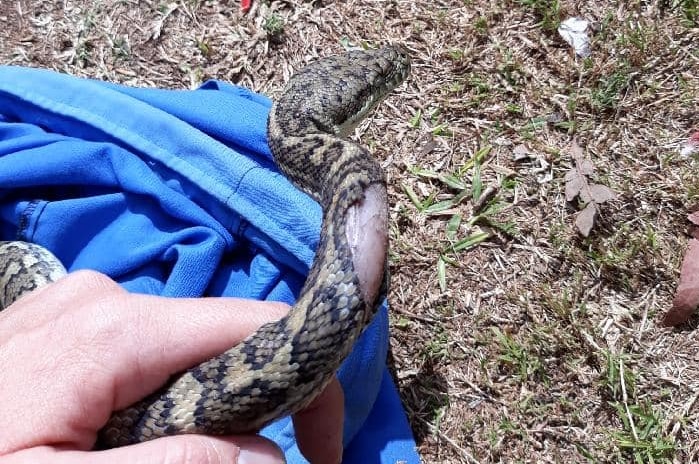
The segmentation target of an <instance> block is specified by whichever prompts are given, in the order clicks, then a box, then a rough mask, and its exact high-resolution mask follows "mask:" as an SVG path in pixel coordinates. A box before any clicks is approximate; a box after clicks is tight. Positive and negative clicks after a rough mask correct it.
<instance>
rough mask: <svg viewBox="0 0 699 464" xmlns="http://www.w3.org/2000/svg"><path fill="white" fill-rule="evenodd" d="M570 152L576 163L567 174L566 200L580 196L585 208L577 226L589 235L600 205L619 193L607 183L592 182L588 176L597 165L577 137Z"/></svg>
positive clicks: (579, 215)
mask: <svg viewBox="0 0 699 464" xmlns="http://www.w3.org/2000/svg"><path fill="white" fill-rule="evenodd" d="M570 153H571V156H572V158H573V161H574V162H575V165H574V167H573V168H571V169H570V170H569V171H568V172H566V174H565V181H566V184H565V196H566V201H573V200H574V199H575V197H579V198H580V203H581V205H580V206H581V207H584V209H583V210H582V211H580V212H579V213H578V214H577V216H576V218H575V227H577V229H578V231H579V232H580V234H581V235H582V236H583V237H587V236H588V235H589V234H590V231H591V230H592V226H593V225H594V222H595V216H596V214H597V211H598V207H599V205H601V204H602V203H604V202H606V201H609V200H614V199H616V198H617V194H616V192H614V190H612V189H610V188H609V187H607V186H606V185H602V184H591V183H590V180H589V179H588V177H589V176H591V175H592V174H593V173H594V171H595V167H594V166H593V164H592V161H591V160H589V159H587V158H585V155H584V153H583V149H582V148H581V147H580V145H578V142H577V141H576V140H575V139H573V143H572V145H571V149H570Z"/></svg>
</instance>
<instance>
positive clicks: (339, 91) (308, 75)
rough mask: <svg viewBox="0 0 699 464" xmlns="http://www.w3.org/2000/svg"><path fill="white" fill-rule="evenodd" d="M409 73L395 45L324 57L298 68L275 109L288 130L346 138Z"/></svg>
mask: <svg viewBox="0 0 699 464" xmlns="http://www.w3.org/2000/svg"><path fill="white" fill-rule="evenodd" d="M409 74H410V57H409V56H408V53H407V50H406V49H405V48H403V47H402V46H398V45H389V46H386V47H383V48H380V49H376V50H352V51H350V52H348V53H345V54H342V55H336V56H330V57H327V58H323V59H321V60H319V61H316V62H314V63H311V64H309V65H308V66H306V67H305V68H304V69H302V70H301V71H299V72H298V73H297V74H296V75H295V76H294V77H293V78H292V79H291V80H290V81H289V83H288V85H287V90H286V91H285V92H284V95H283V96H282V97H281V98H280V99H279V100H278V101H277V103H276V109H275V111H276V112H277V117H278V118H279V117H281V115H286V118H285V119H286V122H287V124H286V126H285V130H286V131H288V133H289V134H311V133H319V132H322V133H326V134H327V133H330V134H335V135H338V136H340V137H346V136H347V135H349V134H350V133H351V131H352V130H353V129H354V127H356V125H357V124H358V123H359V122H360V121H361V120H362V119H363V118H364V117H365V116H366V115H367V114H368V113H369V112H371V110H372V109H374V108H375V107H376V105H378V104H379V103H380V102H381V101H382V100H383V99H384V98H385V97H386V96H387V95H388V94H389V93H390V92H391V91H392V90H393V89H395V88H396V87H397V86H399V85H400V84H401V83H402V82H403V81H404V80H405V79H406V78H407V77H408V75H409Z"/></svg>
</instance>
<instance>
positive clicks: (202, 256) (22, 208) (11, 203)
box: [0, 66, 419, 464]
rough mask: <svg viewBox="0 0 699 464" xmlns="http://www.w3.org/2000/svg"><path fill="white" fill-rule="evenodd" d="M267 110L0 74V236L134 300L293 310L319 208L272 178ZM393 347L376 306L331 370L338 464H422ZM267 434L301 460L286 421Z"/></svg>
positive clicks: (260, 104)
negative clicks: (181, 299)
mask: <svg viewBox="0 0 699 464" xmlns="http://www.w3.org/2000/svg"><path fill="white" fill-rule="evenodd" d="M269 107H270V101H269V100H268V99H267V98H266V97H264V96H260V95H257V94H254V93H252V92H250V91H248V90H246V89H243V88H240V87H236V86H232V85H229V84H225V83H222V82H217V81H210V82H207V83H206V84H204V85H203V86H202V87H201V88H200V89H198V90H195V91H178V90H158V89H141V88H130V87H125V86H120V85H115V84H109V83H105V82H99V81H92V80H85V79H78V78H74V77H70V76H66V75H62V74H57V73H53V72H48V71H43V70H37V69H28V68H19V67H9V66H0V239H16V238H18V239H22V240H28V241H31V242H35V243H39V244H42V245H44V246H46V247H47V248H49V249H51V250H52V251H53V252H54V253H55V254H56V255H57V256H58V258H59V259H60V260H61V261H62V262H63V263H64V264H65V265H66V267H67V268H68V269H69V270H76V269H86V268H89V269H95V270H98V271H101V272H103V273H105V274H107V275H109V276H111V277H112V278H113V279H115V280H116V281H118V282H119V283H120V284H122V285H123V286H124V287H125V288H126V289H128V290H130V291H133V292H140V293H149V294H156V295H165V296H201V295H211V296H217V295H224V296H237V297H244V298H254V299H259V300H277V301H284V302H287V303H290V304H291V303H293V302H294V299H295V295H297V293H298V291H299V290H300V287H301V285H302V283H303V281H304V276H305V274H306V273H307V271H308V266H309V264H310V263H311V261H312V258H313V252H314V249H315V246H316V243H317V239H318V230H319V227H320V208H319V206H318V205H317V204H316V203H315V202H313V201H312V200H310V199H309V198H308V197H307V196H306V195H304V194H302V193H301V192H299V191H298V190H297V189H295V188H294V187H293V186H292V185H291V184H290V183H289V181H288V180H287V179H286V178H285V177H283V176H282V175H280V174H279V173H278V171H277V170H276V168H275V166H274V163H273V162H272V158H271V155H270V153H269V149H268V147H267V142H266V135H265V122H266V120H267V113H268V111H269ZM193 310H194V309H193ZM387 348H388V316H387V310H386V307H385V306H384V307H382V309H381V310H380V311H379V312H378V315H377V316H376V318H375V319H374V320H373V322H372V323H371V325H370V326H369V328H368V329H367V330H366V332H365V333H364V335H363V336H362V338H361V340H360V341H359V342H358V343H357V345H356V347H355V349H354V351H353V353H352V354H351V356H350V357H349V358H348V359H347V361H346V362H345V363H344V365H343V366H342V369H341V370H340V372H339V378H340V381H341V383H342V385H343V388H344V391H345V398H346V399H345V411H346V421H345V434H344V442H345V444H346V453H345V462H347V463H386V464H388V463H391V464H393V463H395V462H398V461H402V462H405V463H408V464H412V463H418V462H419V458H418V456H417V454H416V452H415V443H414V441H413V438H412V435H411V432H410V428H409V426H408V423H407V421H406V418H405V414H404V412H403V409H402V407H401V405H400V401H399V399H398V396H397V393H396V390H395V387H394V386H393V383H392V381H391V379H390V376H389V375H388V374H387V371H386V367H385V363H384V360H385V358H386V352H387ZM263 433H264V434H265V435H266V436H268V437H270V438H272V439H273V440H275V441H276V442H277V443H279V445H280V446H281V447H282V449H284V450H285V451H286V454H287V458H288V461H289V462H290V463H297V462H305V461H304V460H303V459H302V458H301V456H300V454H299V451H298V449H297V447H296V445H295V441H294V436H293V430H292V428H291V424H290V421H289V419H283V420H281V421H279V422H277V423H275V424H272V425H271V426H269V427H268V428H266V429H265V430H264V431H263Z"/></svg>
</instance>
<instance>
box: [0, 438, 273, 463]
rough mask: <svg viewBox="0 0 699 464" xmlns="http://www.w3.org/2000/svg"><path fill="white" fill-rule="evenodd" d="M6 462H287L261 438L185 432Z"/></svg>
mask: <svg viewBox="0 0 699 464" xmlns="http://www.w3.org/2000/svg"><path fill="white" fill-rule="evenodd" d="M2 462H3V464H34V463H37V462H51V463H54V464H80V463H91V464H111V463H114V462H128V463H132V464H160V463H162V464H223V463H226V464H283V463H284V455H283V454H282V452H281V450H280V449H279V448H278V447H277V446H276V445H275V444H274V443H272V442H271V441H269V440H266V439H264V438H261V437H253V436H240V437H231V438H223V437H215V438H214V437H205V436H200V435H182V436H177V437H166V438H161V439H158V440H153V441H149V442H146V443H139V444H137V445H131V446H125V447H123V448H116V449H112V450H107V451H70V450H61V449H59V448H54V447H49V446H42V447H37V448H32V449H29V450H25V451H19V452H17V453H14V454H13V455H11V456H7V457H6V458H5V459H4V460H3V461H2Z"/></svg>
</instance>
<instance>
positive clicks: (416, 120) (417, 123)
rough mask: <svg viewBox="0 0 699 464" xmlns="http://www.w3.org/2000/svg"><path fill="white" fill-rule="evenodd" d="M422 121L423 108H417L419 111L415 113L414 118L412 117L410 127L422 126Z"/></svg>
mask: <svg viewBox="0 0 699 464" xmlns="http://www.w3.org/2000/svg"><path fill="white" fill-rule="evenodd" d="M420 121H422V110H420V109H419V110H417V112H416V113H415V114H414V115H413V117H412V118H410V121H409V122H408V124H410V127H412V128H413V129H416V128H418V127H420Z"/></svg>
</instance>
